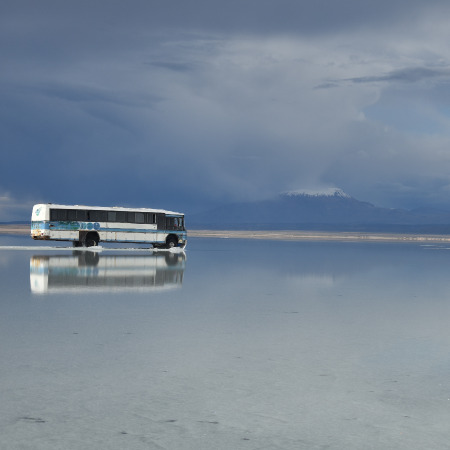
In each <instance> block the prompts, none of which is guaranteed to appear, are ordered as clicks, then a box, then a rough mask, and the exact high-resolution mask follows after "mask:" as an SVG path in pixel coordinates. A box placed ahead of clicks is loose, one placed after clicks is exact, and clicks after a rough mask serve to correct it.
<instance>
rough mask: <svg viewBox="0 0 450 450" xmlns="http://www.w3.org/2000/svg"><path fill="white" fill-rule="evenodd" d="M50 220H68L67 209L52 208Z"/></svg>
mask: <svg viewBox="0 0 450 450" xmlns="http://www.w3.org/2000/svg"><path fill="white" fill-rule="evenodd" d="M50 220H67V209H51V210H50Z"/></svg>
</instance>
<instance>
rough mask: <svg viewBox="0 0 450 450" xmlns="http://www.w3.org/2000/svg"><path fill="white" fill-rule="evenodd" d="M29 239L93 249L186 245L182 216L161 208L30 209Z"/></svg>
mask: <svg viewBox="0 0 450 450" xmlns="http://www.w3.org/2000/svg"><path fill="white" fill-rule="evenodd" d="M31 237H32V238H33V239H39V240H40V239H44V240H52V241H72V242H73V246H74V247H95V246H97V245H98V244H99V243H100V242H126V243H139V244H150V245H152V246H153V247H154V248H172V247H182V248H184V247H185V246H186V242H187V233H186V228H185V226H184V214H182V213H177V212H173V211H166V210H163V209H147V208H138V209H136V208H122V207H118V206H114V207H111V208H106V207H100V206H80V205H55V204H52V203H47V204H37V205H34V206H33V212H32V215H31Z"/></svg>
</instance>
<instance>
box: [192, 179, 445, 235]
mask: <svg viewBox="0 0 450 450" xmlns="http://www.w3.org/2000/svg"><path fill="white" fill-rule="evenodd" d="M447 224H448V231H450V213H449V212H441V213H436V212H433V213H431V212H423V211H419V210H418V211H408V210H403V209H390V208H380V207H377V206H374V205H373V204H371V203H368V202H363V201H360V200H357V199H355V198H353V197H351V196H350V195H348V194H347V193H345V192H344V191H343V190H342V189H339V188H330V189H326V190H320V191H313V190H297V191H289V192H284V193H282V194H280V195H278V196H277V197H276V198H273V199H270V200H264V201H258V202H247V203H232V204H228V205H223V206H220V207H217V208H216V209H214V210H211V211H207V212H205V213H202V214H196V215H193V216H191V217H190V218H189V225H190V226H192V227H193V228H216V229H218V228H222V229H227V228H235V229H333V228H334V229H339V230H343V229H349V230H356V229H360V230H367V229H371V230H374V229H378V230H384V231H387V230H396V229H401V227H404V229H406V228H408V227H409V228H408V229H409V230H413V228H412V227H415V228H414V229H417V230H418V231H423V226H428V225H433V227H434V229H433V230H432V231H433V232H447V228H446V229H445V230H443V229H442V227H447ZM437 225H439V227H440V228H439V230H437V229H436V226H437ZM405 227H406V228H405ZM418 227H422V228H420V230H419V228H418ZM413 231H414V230H413Z"/></svg>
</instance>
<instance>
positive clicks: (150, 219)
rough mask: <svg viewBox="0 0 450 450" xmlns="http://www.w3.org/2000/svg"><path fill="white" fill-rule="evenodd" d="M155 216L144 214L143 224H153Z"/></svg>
mask: <svg viewBox="0 0 450 450" xmlns="http://www.w3.org/2000/svg"><path fill="white" fill-rule="evenodd" d="M155 222H156V220H155V214H154V213H145V223H155Z"/></svg>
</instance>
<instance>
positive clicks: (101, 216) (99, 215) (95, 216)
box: [89, 210, 107, 222]
mask: <svg viewBox="0 0 450 450" xmlns="http://www.w3.org/2000/svg"><path fill="white" fill-rule="evenodd" d="M106 218H107V214H106V211H95V210H93V211H89V221H90V222H106Z"/></svg>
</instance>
